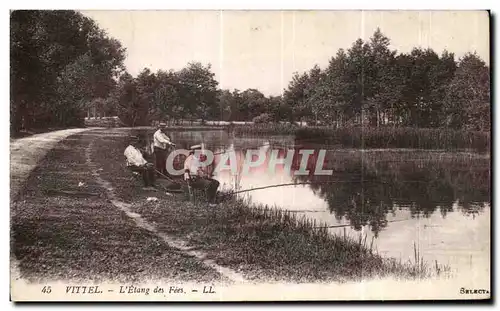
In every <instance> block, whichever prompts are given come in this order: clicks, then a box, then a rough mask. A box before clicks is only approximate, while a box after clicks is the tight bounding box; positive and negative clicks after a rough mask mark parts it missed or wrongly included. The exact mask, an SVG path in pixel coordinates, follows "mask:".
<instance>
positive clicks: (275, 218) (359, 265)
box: [205, 199, 450, 279]
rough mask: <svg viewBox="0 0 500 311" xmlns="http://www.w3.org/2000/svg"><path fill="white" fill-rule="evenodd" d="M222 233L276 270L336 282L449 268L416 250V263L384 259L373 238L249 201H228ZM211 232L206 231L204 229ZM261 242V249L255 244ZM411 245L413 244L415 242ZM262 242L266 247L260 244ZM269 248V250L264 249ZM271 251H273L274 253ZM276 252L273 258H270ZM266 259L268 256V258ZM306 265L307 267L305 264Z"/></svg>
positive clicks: (222, 216) (419, 274)
mask: <svg viewBox="0 0 500 311" xmlns="http://www.w3.org/2000/svg"><path fill="white" fill-rule="evenodd" d="M217 218H218V219H217V223H218V224H220V225H216V227H217V228H213V230H216V231H217V236H218V238H219V239H221V237H224V236H225V235H226V234H227V235H228V237H227V239H228V240H229V239H232V237H234V234H237V235H238V239H237V240H238V242H239V243H241V246H245V249H247V251H249V250H251V251H252V252H251V254H252V257H253V258H254V259H255V260H256V261H257V262H261V263H266V264H267V265H276V266H280V265H281V266H295V265H300V266H302V268H303V269H305V270H306V269H307V270H309V271H308V272H309V273H312V274H315V275H316V277H319V276H320V275H321V276H322V277H319V278H323V277H325V278H326V279H328V278H329V277H328V276H327V275H329V274H330V275H331V273H332V271H335V278H337V279H338V278H339V277H340V278H347V279H358V278H359V279H365V278H371V277H386V276H390V277H395V278H399V279H420V278H428V277H432V276H438V275H442V274H443V272H444V271H447V272H449V270H450V269H449V267H447V266H443V265H440V264H438V263H437V262H436V263H435V265H434V264H429V263H428V262H426V261H425V260H424V258H423V257H422V256H421V255H420V253H419V252H418V250H416V251H415V254H416V255H415V259H414V261H412V260H407V261H402V260H401V259H399V260H398V259H393V258H383V257H382V256H380V255H379V254H378V253H377V251H376V250H375V249H374V247H373V242H374V241H373V238H372V240H371V241H368V239H367V235H362V234H360V235H359V236H358V237H355V236H349V235H346V234H345V231H344V234H333V233H331V232H330V231H329V230H328V225H327V224H326V223H322V222H318V221H316V220H314V219H310V218H308V217H306V216H304V215H303V216H300V217H299V216H297V214H296V213H293V212H291V211H287V210H282V209H279V208H275V207H270V206H268V205H254V204H249V201H247V200H245V199H233V200H230V201H228V202H225V203H224V204H223V205H222V208H220V209H219V210H218V215H217ZM236 219H240V220H243V219H244V220H245V221H244V224H243V225H242V224H239V225H237V230H232V229H234V228H230V227H228V224H231V223H234V222H235V220H236ZM205 234H206V231H205ZM249 241H258V245H254V244H253V242H252V243H249ZM410 243H411V242H410ZM261 244H262V245H261ZM264 244H265V245H266V250H263V249H262V248H261V247H263V246H264ZM269 248H271V249H269ZM270 254H274V255H273V256H272V258H267V257H268V256H269V255H270ZM264 257H266V258H264ZM305 263H307V268H306V266H305Z"/></svg>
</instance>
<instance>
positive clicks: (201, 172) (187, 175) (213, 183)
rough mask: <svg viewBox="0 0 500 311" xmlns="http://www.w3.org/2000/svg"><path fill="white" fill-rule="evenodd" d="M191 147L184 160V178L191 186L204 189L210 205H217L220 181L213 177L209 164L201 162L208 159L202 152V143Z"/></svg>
mask: <svg viewBox="0 0 500 311" xmlns="http://www.w3.org/2000/svg"><path fill="white" fill-rule="evenodd" d="M190 149H191V150H190V152H189V155H188V157H187V158H186V160H185V161H184V180H186V182H188V185H190V186H191V187H193V188H195V189H202V190H204V191H205V193H206V195H207V200H208V203H209V205H210V206H211V207H213V206H216V199H217V189H218V188H219V185H220V183H219V182H218V181H217V180H215V179H213V178H212V174H211V173H210V172H209V170H208V167H207V166H204V167H202V165H201V163H202V162H203V161H204V160H206V156H205V155H203V154H202V153H201V152H200V150H201V145H195V146H192V147H191V148H190ZM204 158H205V159H204Z"/></svg>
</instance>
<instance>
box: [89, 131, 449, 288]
mask: <svg viewBox="0 0 500 311" xmlns="http://www.w3.org/2000/svg"><path fill="white" fill-rule="evenodd" d="M125 137H126V136H125ZM125 137H124V138H123V139H120V138H118V139H117V138H116V137H115V138H113V139H100V140H98V141H96V144H95V149H93V150H92V152H93V157H94V159H95V161H96V163H97V164H98V165H99V166H100V167H101V168H102V172H101V176H102V177H103V178H104V179H106V180H108V181H110V182H111V183H112V184H113V186H114V188H115V191H116V193H117V195H118V196H119V197H120V198H121V199H122V200H124V201H126V202H127V203H130V204H131V206H132V207H131V209H132V211H133V212H135V213H138V214H140V215H141V216H142V217H143V218H144V219H146V220H147V221H148V222H150V223H152V224H153V225H154V226H155V227H156V228H157V229H158V230H159V231H161V232H165V233H167V234H169V235H172V236H175V237H177V238H181V239H183V240H185V241H187V242H188V243H189V244H190V246H192V247H194V248H196V249H199V250H202V251H203V252H205V253H206V254H207V258H208V259H212V260H214V261H215V262H217V263H218V264H219V265H223V266H228V267H230V268H233V269H234V270H236V271H240V272H242V273H243V274H245V275H246V277H247V278H248V279H250V280H252V281H266V282H273V281H275V282H280V281H281V282H283V281H290V282H321V281H348V280H359V279H361V278H370V277H384V276H391V277H396V278H403V279H412V278H421V277H428V276H430V275H432V274H434V273H437V272H439V271H437V270H436V267H434V265H432V266H430V265H429V266H427V265H426V264H425V263H423V261H422V259H421V258H419V257H416V258H415V259H414V260H413V261H412V262H400V261H398V260H393V259H387V258H383V257H381V256H379V255H378V254H376V253H374V252H372V250H371V248H370V246H369V243H370V241H366V238H365V239H359V240H358V239H354V238H350V237H344V236H336V235H331V234H329V233H328V232H327V230H326V229H321V228H315V227H324V226H322V225H321V224H314V223H312V222H311V221H309V220H307V219H297V218H295V216H294V215H293V214H291V213H288V212H285V211H281V210H277V209H270V208H268V207H265V206H257V207H256V206H252V205H250V204H248V202H245V201H242V200H236V199H232V200H229V201H226V202H223V203H221V204H220V205H219V206H218V207H217V208H215V209H214V208H209V207H208V206H207V205H206V204H203V203H196V204H195V203H192V202H189V201H188V200H187V199H186V196H185V194H174V195H168V194H166V193H165V192H164V191H161V190H158V191H156V192H145V191H143V190H142V188H141V187H142V185H141V181H140V180H131V178H130V176H131V175H130V173H129V172H128V171H126V170H125V168H124V166H123V163H122V161H120V160H119V159H121V158H122V157H123V156H122V151H123V149H124V148H125V146H126V144H127V143H128V141H127V140H126V138H125ZM149 196H155V197H157V198H158V202H147V201H146V198H147V197H149ZM437 269H438V270H439V269H441V271H442V270H443V268H442V267H437Z"/></svg>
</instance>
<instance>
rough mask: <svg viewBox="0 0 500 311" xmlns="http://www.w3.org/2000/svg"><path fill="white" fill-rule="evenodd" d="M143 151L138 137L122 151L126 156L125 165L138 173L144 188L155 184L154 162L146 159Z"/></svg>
mask: <svg viewBox="0 0 500 311" xmlns="http://www.w3.org/2000/svg"><path fill="white" fill-rule="evenodd" d="M144 153H145V152H144V151H142V150H141V142H140V139H135V140H134V141H133V142H132V144H130V145H129V146H128V147H127V148H126V149H125V152H124V153H123V154H124V155H125V157H126V158H127V167H128V168H129V169H131V170H132V171H133V172H137V173H140V174H141V175H142V179H143V181H144V186H145V187H146V189H148V188H149V189H151V187H154V185H155V176H156V174H155V168H154V164H153V163H150V162H148V161H146V159H145V154H144Z"/></svg>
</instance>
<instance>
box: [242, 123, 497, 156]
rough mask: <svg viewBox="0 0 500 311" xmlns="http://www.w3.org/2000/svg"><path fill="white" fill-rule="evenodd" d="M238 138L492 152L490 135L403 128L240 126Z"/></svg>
mask: <svg viewBox="0 0 500 311" xmlns="http://www.w3.org/2000/svg"><path fill="white" fill-rule="evenodd" d="M234 133H235V134H236V135H276V134H283V135H295V136H296V139H297V140H299V141H308V142H318V143H322V144H329V145H337V146H340V147H348V148H415V149H446V150H456V149H472V150H475V151H478V152H488V151H489V150H490V142H491V137H490V133H489V132H474V131H457V130H451V129H420V128H403V127H377V128H366V127H365V128H362V127H349V128H338V129H336V128H330V127H299V126H295V125H289V124H267V125H252V126H236V127H235V128H234Z"/></svg>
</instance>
